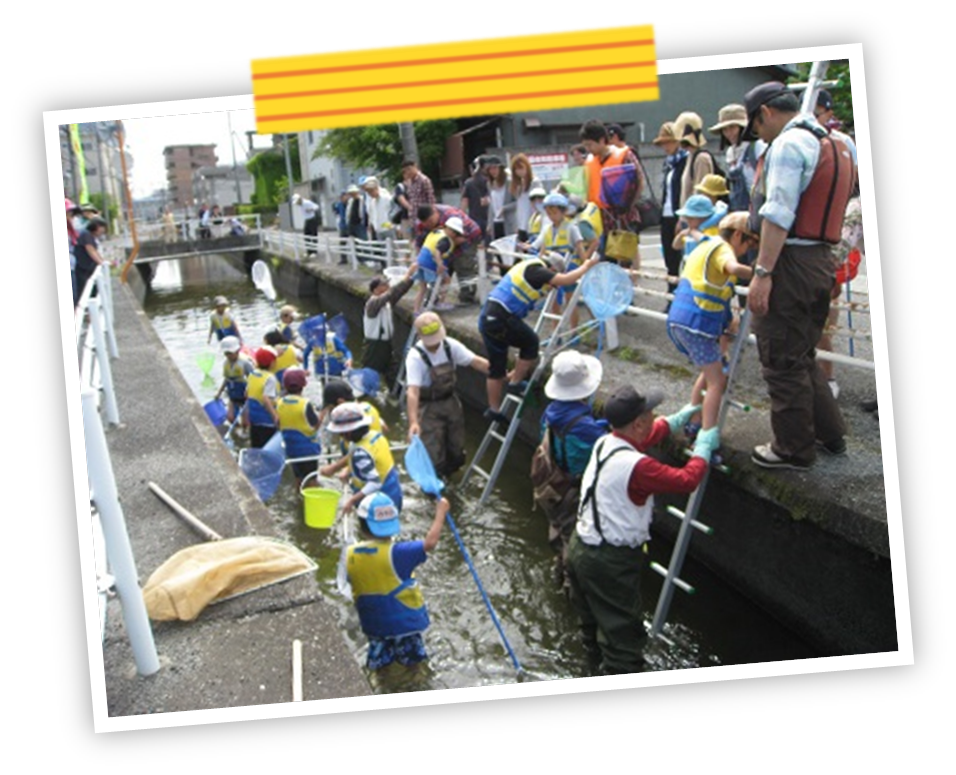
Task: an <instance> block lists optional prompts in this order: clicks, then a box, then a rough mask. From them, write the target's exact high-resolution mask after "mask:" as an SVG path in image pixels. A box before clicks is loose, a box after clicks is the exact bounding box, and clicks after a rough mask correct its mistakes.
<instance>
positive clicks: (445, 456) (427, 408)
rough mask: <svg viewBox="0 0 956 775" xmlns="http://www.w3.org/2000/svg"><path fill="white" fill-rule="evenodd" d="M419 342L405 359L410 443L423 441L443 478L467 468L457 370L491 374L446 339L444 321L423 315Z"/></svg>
mask: <svg viewBox="0 0 956 775" xmlns="http://www.w3.org/2000/svg"><path fill="white" fill-rule="evenodd" d="M415 330H416V331H417V332H418V342H417V343H416V344H415V346H414V347H413V348H412V349H411V350H409V352H408V355H407V356H406V359H405V372H406V375H407V380H408V387H407V390H406V393H405V397H406V404H407V409H408V438H409V440H411V438H412V437H413V436H421V438H422V441H423V442H424V443H425V449H427V450H428V456H429V457H430V458H431V461H432V463H433V464H434V466H435V472H436V473H437V474H438V475H439V476H445V477H447V476H450V475H451V474H453V473H455V471H457V470H458V469H459V468H461V467H462V466H463V465H464V464H465V413H464V410H463V409H462V406H461V401H459V400H458V396H457V395H455V382H456V376H455V370H456V368H457V367H458V366H469V367H471V368H473V369H475V370H476V371H479V372H481V373H482V374H487V373H488V361H487V360H486V359H485V358H482V357H481V356H480V355H476V354H475V353H473V352H472V351H471V350H469V349H468V348H467V347H465V345H463V344H462V343H461V342H459V341H458V340H456V339H452V338H451V337H449V336H447V335H446V333H445V326H444V325H442V322H441V318H439V317H438V315H436V314H435V313H434V312H423V313H422V314H421V315H419V316H418V318H417V319H416V320H415Z"/></svg>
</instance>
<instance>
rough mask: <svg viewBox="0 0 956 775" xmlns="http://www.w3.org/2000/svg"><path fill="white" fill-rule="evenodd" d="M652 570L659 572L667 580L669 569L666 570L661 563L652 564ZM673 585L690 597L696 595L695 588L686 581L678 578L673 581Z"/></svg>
mask: <svg viewBox="0 0 956 775" xmlns="http://www.w3.org/2000/svg"><path fill="white" fill-rule="evenodd" d="M651 568H652V569H653V570H655V571H657V572H658V573H659V574H660V575H661V576H663V577H664V578H665V579H666V578H667V568H665V567H664V566H663V565H661V564H660V563H659V562H652V563H651ZM671 583H673V585H674V586H675V587H678V588H680V589H682V590H684V591H685V592H686V593H687V594H688V595H693V594H694V588H693V587H692V586H691V585H690V584H688V583H687V582H686V581H684V580H682V579H679V578H677V577H676V576H675V577H674V578H672V579H671Z"/></svg>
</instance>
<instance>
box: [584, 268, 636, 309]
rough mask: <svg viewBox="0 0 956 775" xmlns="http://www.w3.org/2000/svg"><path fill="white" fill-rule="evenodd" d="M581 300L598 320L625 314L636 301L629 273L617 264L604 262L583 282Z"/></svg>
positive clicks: (586, 276) (589, 273) (587, 275)
mask: <svg viewBox="0 0 956 775" xmlns="http://www.w3.org/2000/svg"><path fill="white" fill-rule="evenodd" d="M581 298H582V299H584V303H585V304H587V305H588V309H590V310H591V314H592V315H594V317H595V318H597V319H598V320H608V319H609V318H613V317H616V316H618V315H621V314H623V312H624V311H625V310H626V309H627V308H628V307H629V306H630V305H631V302H632V301H633V299H634V286H633V285H632V284H631V278H630V276H629V275H628V273H627V272H626V271H625V270H624V269H621V267H619V266H617V265H616V264H611V263H608V262H604V261H602V262H601V263H600V264H598V265H597V266H595V267H594V268H593V269H591V270H590V271H589V272H588V273H587V274H586V275H584V279H583V280H581Z"/></svg>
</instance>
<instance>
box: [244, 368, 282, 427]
mask: <svg viewBox="0 0 956 775" xmlns="http://www.w3.org/2000/svg"><path fill="white" fill-rule="evenodd" d="M270 379H273V380H274V379H275V375H274V374H272V373H271V372H268V371H263V370H262V369H256V370H255V371H253V372H252V373H251V374H250V375H249V377H248V378H247V379H246V399H247V402H246V405H247V406H248V407H249V423H250V424H251V425H265V426H268V427H270V428H274V427H275V420H273V419H272V415H271V414H269V410H268V409H266V406H265V403H264V402H263V398H264V395H265V387H266V383H267V382H268V381H269V380H270Z"/></svg>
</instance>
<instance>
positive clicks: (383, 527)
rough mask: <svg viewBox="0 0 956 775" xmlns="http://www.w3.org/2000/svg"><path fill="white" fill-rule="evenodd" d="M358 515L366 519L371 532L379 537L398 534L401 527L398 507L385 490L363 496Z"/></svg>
mask: <svg viewBox="0 0 956 775" xmlns="http://www.w3.org/2000/svg"><path fill="white" fill-rule="evenodd" d="M358 515H359V517H361V518H362V519H364V520H365V523H366V524H367V525H368V530H369V532H370V533H371V534H372V535H373V536H377V537H378V538H388V537H389V536H393V535H397V534H398V531H399V530H400V529H401V525H400V523H399V521H398V507H397V506H396V505H395V502H394V501H393V500H392V499H391V498H389V497H388V496H387V495H386V494H385V493H384V492H376V493H372V494H371V495H366V496H365V497H364V498H362V502H361V503H359V507H358Z"/></svg>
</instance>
